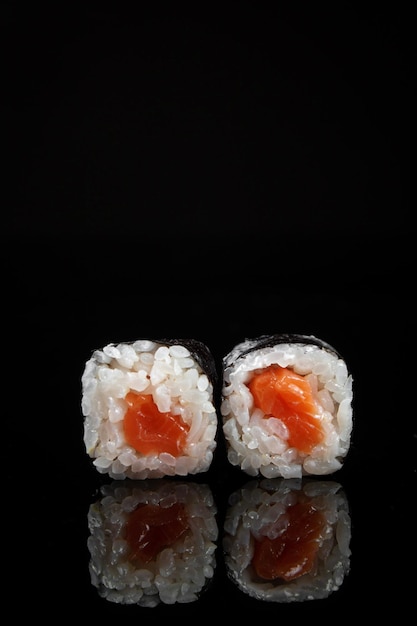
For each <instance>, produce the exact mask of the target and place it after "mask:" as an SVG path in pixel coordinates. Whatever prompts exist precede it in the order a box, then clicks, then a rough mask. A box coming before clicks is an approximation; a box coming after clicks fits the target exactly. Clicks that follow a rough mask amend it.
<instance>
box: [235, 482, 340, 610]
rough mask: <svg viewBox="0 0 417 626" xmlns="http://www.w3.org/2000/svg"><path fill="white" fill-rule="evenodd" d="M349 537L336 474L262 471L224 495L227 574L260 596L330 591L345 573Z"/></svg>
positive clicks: (311, 596) (275, 598)
mask: <svg viewBox="0 0 417 626" xmlns="http://www.w3.org/2000/svg"><path fill="white" fill-rule="evenodd" d="M350 543H351V520H350V513H349V504H348V500H347V498H346V494H345V493H344V491H343V489H342V486H341V485H340V484H339V483H336V482H334V481H330V480H329V481H325V480H318V479H313V478H305V477H304V478H293V479H283V478H271V479H266V478H263V479H258V480H252V481H251V482H249V483H247V484H246V485H244V486H243V487H242V488H240V489H239V490H238V491H236V492H234V493H232V494H231V496H230V497H229V506H228V508H227V510H226V514H225V519H224V533H223V551H224V558H225V565H226V572H227V576H228V577H229V579H230V580H231V581H232V582H233V583H234V584H235V585H236V586H237V587H238V588H239V589H240V591H243V592H244V593H245V594H247V595H248V596H251V597H253V598H256V599H257V600H264V601H268V602H281V603H289V602H303V601H306V600H318V599H323V598H327V597H328V596H329V595H330V594H332V593H333V592H334V591H337V590H338V589H339V588H340V586H341V585H342V583H343V582H344V580H345V578H346V576H347V575H348V574H349V571H350V556H351V549H350Z"/></svg>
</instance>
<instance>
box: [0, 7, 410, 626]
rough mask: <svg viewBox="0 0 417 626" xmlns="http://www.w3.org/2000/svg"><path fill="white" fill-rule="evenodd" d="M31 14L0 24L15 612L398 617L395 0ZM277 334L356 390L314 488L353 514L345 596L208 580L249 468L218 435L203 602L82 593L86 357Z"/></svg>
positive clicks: (402, 327)
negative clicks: (325, 487) (319, 356)
mask: <svg viewBox="0 0 417 626" xmlns="http://www.w3.org/2000/svg"><path fill="white" fill-rule="evenodd" d="M35 4H36V3H35ZM35 4H28V5H27V4H26V3H4V4H3V5H2V9H1V14H2V19H1V28H2V37H1V45H2V91H3V96H2V102H1V111H2V116H1V117H2V128H3V140H2V147H3V157H4V160H5V162H3V166H2V196H3V202H2V205H3V211H2V223H3V229H2V252H1V254H2V259H1V262H2V270H3V271H2V277H3V287H4V289H3V293H4V294H5V299H4V305H3V309H4V311H3V312H4V315H5V320H6V321H5V322H4V327H3V328H4V335H5V344H4V345H5V352H4V356H3V359H4V362H3V366H4V369H5V371H6V374H5V375H4V376H5V377H7V382H6V379H5V382H4V387H3V390H4V396H5V397H4V400H3V401H4V411H3V413H4V418H3V419H4V421H3V424H4V426H5V431H4V432H5V438H4V450H3V452H4V451H5V454H3V459H4V463H3V481H4V489H3V510H4V511H6V520H7V522H8V524H9V523H10V526H9V531H8V533H7V536H6V537H5V539H6V541H5V543H6V545H7V544H8V543H9V542H10V550H11V553H12V556H9V557H7V566H6V565H5V564H4V569H3V573H5V574H6V577H7V593H6V597H7V600H8V601H9V602H10V606H11V607H12V608H13V609H14V610H15V611H16V613H17V614H18V613H19V612H20V611H24V610H27V608H28V607H29V609H30V611H31V613H32V614H33V615H34V616H36V617H53V618H57V617H63V616H65V615H68V616H76V615H80V616H81V615H82V616H83V617H85V618H87V619H100V620H103V621H104V622H105V623H110V622H113V621H115V620H122V619H125V618H126V617H127V618H128V619H140V618H141V617H142V616H143V617H145V618H146V619H157V618H158V617H159V618H161V619H162V618H164V619H170V618H179V617H180V618H183V619H200V618H203V617H205V618H206V619H217V617H220V616H223V614H224V612H225V611H226V610H227V616H228V618H229V619H234V617H233V616H234V612H237V611H239V612H240V610H241V608H242V607H244V608H245V609H246V611H247V616H248V619H249V618H250V617H252V616H254V615H259V616H260V617H261V618H262V619H263V618H264V617H265V618H271V617H273V618H274V619H275V618H278V619H279V618H280V617H281V616H285V617H287V616H288V617H292V618H294V617H295V618H297V617H300V616H304V615H308V616H309V617H310V616H313V617H314V616H316V617H320V618H322V619H323V617H330V618H331V619H333V617H334V618H337V619H338V618H339V616H340V615H346V616H352V617H353V616H356V615H357V614H358V610H360V608H359V607H360V606H362V607H363V606H365V607H367V608H368V609H371V610H373V609H374V608H376V607H378V608H380V609H381V608H382V609H385V608H387V609H388V608H390V609H392V608H395V609H398V610H400V611H401V610H403V609H404V610H405V609H406V608H407V606H408V605H409V606H411V602H412V597H411V595H410V592H409V591H408V590H409V589H412V588H413V587H414V588H415V582H416V578H415V568H414V567H413V566H412V567H411V569H410V567H409V566H410V563H413V562H415V557H414V561H413V559H412V557H411V550H412V549H415V535H414V530H415V522H414V523H413V521H412V520H413V518H412V514H413V513H412V507H413V506H414V507H415V500H416V490H415V476H416V450H415V441H416V439H415V437H416V434H415V433H416V430H415V423H416V418H415V401H414V399H415V369H416V368H415V362H416V357H415V340H414V333H413V332H412V330H413V329H414V324H413V327H412V321H413V322H414V319H415V309H414V300H413V292H414V290H415V274H414V271H413V267H412V260H413V252H414V245H415V243H414V234H413V229H414V225H413V221H412V220H411V207H412V206H413V204H412V198H413V194H412V193H411V184H410V180H411V178H412V177H411V174H412V171H413V170H412V159H410V158H409V153H410V151H411V152H412V150H411V148H412V145H413V133H412V129H413V124H412V122H413V115H414V114H413V111H414V101H413V97H412V93H413V88H414V87H415V81H414V77H413V73H412V66H413V64H412V58H413V54H414V35H413V34H412V32H411V28H410V24H411V21H410V19H411V18H410V14H409V11H408V9H406V8H405V6H406V4H404V5H403V4H402V3H396V4H395V5H391V6H389V5H386V6H384V7H381V6H379V4H378V5H376V6H375V7H370V6H368V8H366V9H365V8H363V7H362V4H361V3H350V2H341V3H336V4H337V8H335V6H334V4H335V3H328V4H327V3H319V4H318V6H317V3H305V6H304V5H303V4H298V3H297V5H296V6H294V5H293V4H292V3H291V8H286V9H284V8H283V7H281V8H278V9H274V10H272V8H271V6H270V5H272V4H273V3H262V2H261V3H250V2H242V3H236V4H232V5H226V6H223V5H220V6H219V7H218V8H215V7H213V6H212V5H210V6H209V5H205V6H204V7H203V8H201V7H199V8H198V9H197V8H196V9H189V8H187V10H186V9H185V8H183V7H181V5H180V6H179V7H178V6H176V4H175V3H173V4H172V6H168V7H167V6H163V5H162V6H159V5H158V4H157V5H154V8H152V9H150V8H149V7H147V6H146V4H145V3H144V5H143V7H141V8H137V9H136V10H135V11H133V10H132V9H128V8H124V7H118V8H115V7H110V8H108V7H105V6H103V5H101V3H100V4H99V3H98V6H97V7H94V8H93V7H91V6H89V5H88V4H87V3H86V4H84V5H82V6H81V7H74V6H73V5H72V4H71V5H70V4H69V5H68V7H66V8H65V7H62V5H61V6H60V7H58V8H57V7H56V6H55V5H53V6H50V5H45V4H43V5H42V6H41V7H39V6H35ZM276 332H296V333H304V334H313V335H316V336H317V337H320V338H322V339H324V340H325V341H327V342H329V343H330V344H332V345H333V346H334V347H335V348H336V349H337V350H338V351H339V352H340V353H341V354H342V355H343V356H344V358H345V359H346V361H347V363H348V366H349V368H350V369H351V372H352V374H353V378H354V431H353V437H352V446H351V450H350V452H349V455H348V458H347V460H346V463H345V465H344V467H343V469H342V470H340V472H338V474H337V475H335V476H334V478H335V480H337V481H339V482H340V483H341V484H342V486H343V487H344V489H345V491H346V493H347V497H348V500H349V503H350V506H351V517H352V544H351V548H352V557H351V573H350V575H349V576H348V578H347V579H346V581H345V583H344V584H343V586H342V587H341V589H340V590H339V591H338V592H336V593H335V594H333V595H332V596H331V597H330V598H329V599H328V600H323V601H316V602H315V601H313V602H309V603H304V604H298V605H297V604H295V605H291V606H284V605H278V604H268V603H262V602H256V601H254V600H251V599H249V598H247V597H245V596H244V595H243V594H242V593H240V592H238V591H237V589H235V588H234V586H233V584H232V583H231V582H230V581H228V580H227V578H226V575H225V572H224V564H223V561H222V554H221V534H222V520H223V516H224V512H225V509H226V506H227V500H228V497H229V495H230V494H231V493H232V492H233V491H234V490H235V489H236V488H237V487H238V486H240V485H242V484H243V483H244V482H245V481H246V480H248V479H249V477H247V476H244V475H242V474H241V473H240V472H238V471H236V468H232V467H230V466H229V465H228V463H227V461H226V457H225V452H224V442H223V440H222V437H221V433H220V432H219V436H218V448H217V451H216V455H215V459H214V462H213V465H212V467H211V468H210V470H209V472H208V473H207V475H204V476H199V477H197V478H196V479H197V480H198V481H203V482H208V483H209V485H210V487H211V488H212V491H213V495H214V498H215V500H216V503H217V505H218V510H219V514H218V521H219V529H220V533H219V537H220V540H219V551H218V566H217V571H216V574H215V578H214V582H213V586H212V587H211V588H210V590H208V591H207V593H206V594H204V595H203V596H202V597H201V599H200V600H199V601H198V602H196V603H193V604H192V605H182V606H162V607H159V608H157V609H142V608H140V607H135V606H133V607H132V606H118V605H112V604H111V603H109V602H106V601H105V600H103V599H101V598H99V597H98V596H97V593H96V591H95V589H94V588H93V587H92V586H91V583H90V579H89V573H88V558H89V554H88V550H87V545H86V541H87V536H88V528H87V510H88V507H89V505H90V503H91V502H92V501H93V500H94V499H95V498H96V497H97V493H98V489H99V487H100V485H101V484H102V483H103V481H104V482H105V481H106V480H105V478H103V477H102V476H101V475H97V473H96V472H95V470H94V468H93V466H92V465H91V463H90V460H89V459H88V458H87V456H86V453H85V450H84V447H83V441H82V415H81V411H80V378H81V374H82V371H83V367H84V364H85V361H86V360H87V359H88V358H89V356H90V354H91V352H92V351H93V350H94V349H95V348H99V347H102V346H104V345H106V344H107V343H110V342H117V341H129V340H132V339H136V338H138V337H149V338H159V337H171V338H181V337H184V338H187V337H188V338H195V339H199V340H200V341H203V342H204V343H206V344H207V346H208V347H209V348H210V350H211V351H212V353H213V356H214V358H215V360H216V363H217V366H218V368H219V372H221V364H222V358H223V356H224V355H225V354H226V353H227V352H228V351H229V350H230V349H231V348H232V347H233V345H234V344H235V343H237V342H238V341H241V340H242V339H244V338H246V337H256V336H258V335H260V334H265V333H276ZM414 519H415V518H414ZM359 601H360V603H361V604H360V605H359V604H358V603H359Z"/></svg>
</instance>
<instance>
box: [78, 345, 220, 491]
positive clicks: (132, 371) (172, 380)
mask: <svg viewBox="0 0 417 626" xmlns="http://www.w3.org/2000/svg"><path fill="white" fill-rule="evenodd" d="M130 391H133V392H138V393H145V394H151V395H152V398H153V400H154V402H155V404H156V405H157V407H158V409H159V411H160V412H161V413H163V412H170V413H171V414H174V415H179V416H181V418H182V420H183V422H184V423H185V424H187V425H188V426H189V427H190V429H189V431H188V434H187V441H186V446H185V450H184V452H183V454H181V456H178V457H174V456H173V455H172V454H168V453H166V452H164V453H161V454H159V455H158V454H147V455H144V454H141V453H140V452H138V451H137V450H136V449H134V448H133V447H131V446H129V445H128V444H127V442H126V440H125V436H124V429H123V419H124V416H125V413H126V410H127V406H128V405H127V402H126V400H125V397H126V394H127V393H129V392H130ZM82 412H83V415H84V443H85V447H86V450H87V453H88V455H89V456H90V457H91V458H93V459H94V461H93V463H94V465H95V467H96V468H97V470H98V471H99V472H100V473H103V474H104V473H106V474H108V475H109V476H110V477H112V478H114V479H123V478H132V479H143V478H160V477H163V476H173V475H181V476H185V475H187V474H196V473H198V472H205V471H207V470H208V469H209V467H210V465H211V462H212V459H213V453H214V450H215V448H216V430H217V413H216V409H215V406H214V404H213V382H212V380H211V379H210V378H209V376H208V375H207V373H206V372H205V371H204V370H203V369H202V366H201V365H200V363H199V361H197V359H196V358H195V355H193V354H192V353H191V351H190V350H189V349H188V348H187V347H186V346H185V345H181V344H175V343H173V344H170V345H165V344H164V343H161V342H157V341H150V340H138V341H135V342H131V343H119V344H114V343H110V344H108V345H106V346H105V347H104V348H103V349H102V350H96V351H95V352H94V353H93V355H92V357H91V358H90V359H89V360H88V361H87V363H86V365H85V369H84V372H83V375H82Z"/></svg>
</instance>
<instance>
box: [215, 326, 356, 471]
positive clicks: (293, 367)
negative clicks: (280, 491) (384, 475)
mask: <svg viewBox="0 0 417 626" xmlns="http://www.w3.org/2000/svg"><path fill="white" fill-rule="evenodd" d="M220 412H221V416H222V425H223V432H224V436H225V440H226V446H227V455H228V460H229V462H230V463H231V464H232V465H235V466H238V467H240V468H241V469H242V470H243V471H244V472H246V473H247V474H249V475H251V476H260V475H262V476H265V477H266V478H276V477H283V478H297V477H301V476H303V475H306V474H312V475H323V474H331V473H333V472H335V471H337V470H339V469H340V468H341V467H342V464H343V461H344V458H345V457H346V455H347V452H348V450H349V447H350V437H351V431H352V425H353V419H352V376H351V374H350V373H349V371H348V368H347V365H346V363H345V361H344V360H343V358H342V357H341V356H340V354H339V353H338V352H337V351H336V350H335V349H334V348H333V347H332V346H330V345H329V344H328V343H326V342H324V341H322V340H320V339H318V338H316V337H314V336H312V335H289V334H284V335H262V336H260V337H258V338H255V339H247V340H245V341H243V342H242V343H239V344H237V345H236V346H235V347H234V348H233V349H232V350H231V351H230V352H229V353H228V354H227V355H226V356H225V357H224V358H223V381H222V390H221V406H220Z"/></svg>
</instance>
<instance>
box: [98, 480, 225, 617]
mask: <svg viewBox="0 0 417 626" xmlns="http://www.w3.org/2000/svg"><path fill="white" fill-rule="evenodd" d="M101 492H102V497H101V499H100V500H98V501H97V502H95V503H94V504H92V505H91V506H90V508H89V511H88V527H89V531H90V535H89V537H88V540H87V546H88V549H89V552H90V562H89V571H90V577H91V583H92V585H93V586H94V587H95V588H96V589H97V591H98V593H99V595H100V596H101V597H103V598H105V599H106V600H108V601H110V602H114V603H118V604H137V605H139V606H143V607H148V608H153V607H155V606H157V605H159V604H161V603H163V604H175V603H189V602H194V601H195V600H197V599H198V598H199V597H200V596H201V594H202V593H203V592H204V591H205V590H206V589H207V587H208V586H209V584H210V583H211V581H212V578H213V575H214V571H215V567H216V560H215V551H216V545H217V544H216V541H217V538H218V526H217V522H216V512H217V509H216V505H215V502H214V500H213V496H212V493H211V490H210V488H209V487H208V486H207V485H204V484H195V483H191V482H183V483H182V482H177V481H171V479H159V480H149V481H147V480H145V481H139V482H136V481H133V482H130V481H126V482H124V483H120V481H114V482H113V483H112V484H111V485H105V486H103V487H102V489H101ZM177 503H180V504H182V505H183V506H184V507H185V510H186V515H187V523H188V530H187V531H186V533H185V534H183V535H182V536H181V537H180V538H179V539H178V540H177V541H176V542H175V543H174V544H173V545H170V546H166V547H163V549H162V550H161V551H160V552H159V554H157V555H156V556H155V558H154V559H152V560H151V561H150V562H146V563H143V564H140V563H138V561H137V560H136V561H135V560H132V559H131V558H129V546H128V542H127V541H126V532H125V531H126V523H127V521H128V518H129V515H130V513H131V512H133V511H135V510H136V509H137V507H139V506H142V505H147V504H151V505H156V506H158V507H160V508H161V513H163V509H165V508H167V507H171V506H172V505H174V504H177Z"/></svg>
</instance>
